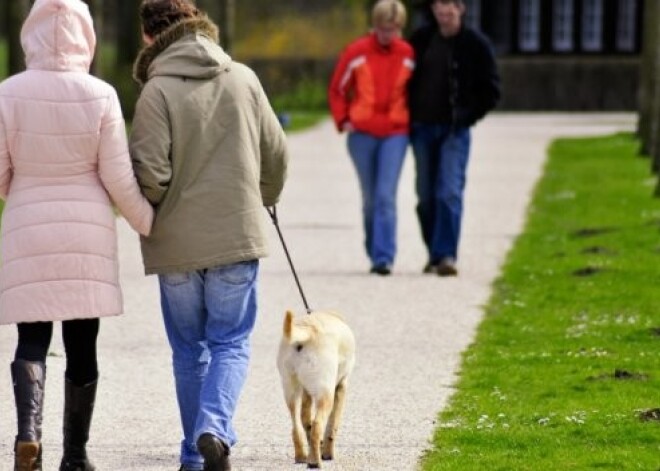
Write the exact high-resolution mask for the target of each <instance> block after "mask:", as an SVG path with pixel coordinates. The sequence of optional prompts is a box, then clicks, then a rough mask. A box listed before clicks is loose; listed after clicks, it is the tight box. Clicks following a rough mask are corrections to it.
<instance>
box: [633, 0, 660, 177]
mask: <svg viewBox="0 0 660 471" xmlns="http://www.w3.org/2000/svg"><path fill="white" fill-rule="evenodd" d="M658 15H660V6H659V5H658V2H645V11H644V38H643V51H642V58H641V65H640V67H641V74H640V91H639V121H638V128H637V132H638V135H639V138H640V140H641V152H642V154H644V155H649V156H651V157H653V169H654V170H656V171H657V170H658V169H659V168H660V165H659V164H660V162H658V159H660V149H659V147H660V146H659V143H658V139H659V137H658V132H659V131H660V127H659V126H660V82H659V80H658V75H659V74H660V24H659V23H658V22H657V21H656V20H655V19H656V18H657V17H658Z"/></svg>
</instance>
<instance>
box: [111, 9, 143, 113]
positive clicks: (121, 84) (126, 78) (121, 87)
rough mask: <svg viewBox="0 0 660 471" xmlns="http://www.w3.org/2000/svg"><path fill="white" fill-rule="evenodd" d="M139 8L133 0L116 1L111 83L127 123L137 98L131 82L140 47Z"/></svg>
mask: <svg viewBox="0 0 660 471" xmlns="http://www.w3.org/2000/svg"><path fill="white" fill-rule="evenodd" d="M139 8H140V2H137V1H135V0H116V11H115V13H116V15H115V18H114V20H115V21H116V24H117V44H116V62H115V68H114V71H113V74H112V75H113V78H112V80H111V81H112V83H113V85H114V86H115V88H116V89H117V92H118V94H119V99H120V101H121V105H122V110H123V112H124V116H125V118H126V120H127V121H130V120H131V119H132V117H133V112H134V111H135V101H136V100H137V96H138V88H137V85H136V83H135V82H134V81H133V62H134V61H135V58H136V56H137V54H138V52H139V50H140V45H141V26H140V19H139Z"/></svg>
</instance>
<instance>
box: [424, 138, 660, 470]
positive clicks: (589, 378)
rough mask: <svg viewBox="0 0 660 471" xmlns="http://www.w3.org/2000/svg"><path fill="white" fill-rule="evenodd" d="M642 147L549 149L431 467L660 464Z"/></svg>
mask: <svg viewBox="0 0 660 471" xmlns="http://www.w3.org/2000/svg"><path fill="white" fill-rule="evenodd" d="M637 149H638V143H637V142H636V141H635V139H634V138H633V137H632V136H631V135H628V134H617V135H614V136H609V137H605V138H584V139H566V140H563V139H562V140H558V141H556V142H555V143H554V144H553V145H552V146H551V149H550V156H549V160H548V163H547V165H546V169H545V173H544V177H543V178H542V180H541V181H540V182H539V184H538V186H537V188H536V191H535V194H534V198H533V201H532V204H531V206H530V208H529V214H528V221H527V225H526V228H525V230H524V232H523V234H522V235H521V236H520V237H519V238H518V240H517V241H516V243H515V246H514V247H513V249H512V251H511V252H510V253H509V255H508V258H507V261H506V263H505V265H504V267H503V271H502V274H501V276H500V278H499V279H498V280H497V281H496V283H495V285H494V291H493V295H492V297H491V300H490V302H489V304H488V306H487V308H486V315H485V318H484V320H483V322H482V324H481V325H480V327H479V330H478V332H477V337H476V341H475V342H474V344H473V345H471V346H470V347H469V348H468V350H467V351H466V352H465V354H464V357H463V365H462V372H461V377H460V379H459V381H458V384H457V391H456V393H455V395H454V396H453V397H452V399H451V400H450V403H449V405H448V407H447V409H446V411H444V412H442V413H441V414H440V420H439V428H438V429H437V432H436V434H435V437H434V446H433V449H432V450H430V451H429V452H428V453H427V455H426V456H425V457H424V458H423V460H422V468H423V469H424V470H425V471H429V470H433V471H435V470H461V471H469V470H479V471H482V470H488V471H497V470H515V471H520V470H530V471H532V470H534V471H539V470H596V469H597V470H617V471H623V470H646V471H657V470H659V469H660V421H659V419H660V409H658V408H660V310H659V308H660V303H659V301H660V297H659V296H658V279H659V277H658V273H659V271H660V237H659V236H660V200H658V199H654V198H653V197H652V193H653V186H654V182H653V178H652V177H651V175H650V173H649V167H650V164H649V162H648V160H644V159H641V158H638V157H636V153H637Z"/></svg>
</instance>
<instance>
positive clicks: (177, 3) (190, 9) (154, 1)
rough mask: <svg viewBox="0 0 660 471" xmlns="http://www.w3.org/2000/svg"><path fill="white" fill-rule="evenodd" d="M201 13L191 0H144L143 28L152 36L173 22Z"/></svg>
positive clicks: (141, 8)
mask: <svg viewBox="0 0 660 471" xmlns="http://www.w3.org/2000/svg"><path fill="white" fill-rule="evenodd" d="M200 14H201V11H200V10H198V9H197V7H195V5H193V4H192V3H191V2H190V1H189V0H144V1H143V2H142V5H140V19H141V20H142V30H143V31H144V34H146V35H147V36H151V37H152V38H153V37H155V36H157V35H159V34H160V33H162V32H163V31H165V30H166V29H167V28H169V27H170V26H172V25H173V24H175V23H178V22H179V21H181V20H185V19H187V18H195V17H197V16H200Z"/></svg>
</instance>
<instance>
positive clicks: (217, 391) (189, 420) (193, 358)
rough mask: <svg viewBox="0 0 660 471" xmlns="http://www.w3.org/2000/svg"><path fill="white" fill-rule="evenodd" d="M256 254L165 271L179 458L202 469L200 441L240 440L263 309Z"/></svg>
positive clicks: (162, 286)
mask: <svg viewBox="0 0 660 471" xmlns="http://www.w3.org/2000/svg"><path fill="white" fill-rule="evenodd" d="M258 271H259V262H258V261H257V260H253V261H249V262H242V263H236V264H233V265H226V266H220V267H215V268H210V269H206V270H197V271H193V272H188V273H174V274H165V275H159V282H160V292H161V307H162V311H163V319H164V323H165V330H166V332H167V338H168V340H169V342H170V346H171V347H172V363H173V368H174V381H175V385H176V395H177V400H178V403H179V413H180V415H181V424H182V426H183V436H184V438H183V441H182V442H181V464H183V465H185V466H186V467H188V468H189V469H200V470H201V469H202V464H203V462H204V459H203V458H202V456H201V455H200V454H199V452H198V451H197V446H196V442H197V439H198V438H199V436H200V435H202V434H203V433H210V434H212V435H214V436H215V437H217V438H219V439H221V440H222V441H223V442H225V443H226V444H227V445H228V446H232V445H234V444H235V443H236V433H235V432H234V429H233V426H232V419H233V417H234V412H235V410H236V404H237V401H238V398H239V395H240V393H241V390H242V388H243V384H244V383H245V378H246V375H247V368H248V360H249V357H250V344H249V337H250V333H251V332H252V329H253V327H254V323H255V320H256V312H257V300H256V291H257V274H258Z"/></svg>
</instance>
